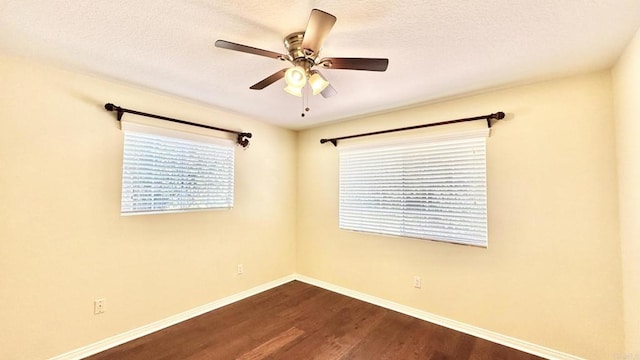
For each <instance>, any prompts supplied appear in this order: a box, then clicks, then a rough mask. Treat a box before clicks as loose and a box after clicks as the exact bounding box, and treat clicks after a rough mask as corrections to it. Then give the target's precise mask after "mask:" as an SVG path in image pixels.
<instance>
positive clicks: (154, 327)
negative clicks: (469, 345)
mask: <svg viewBox="0 0 640 360" xmlns="http://www.w3.org/2000/svg"><path fill="white" fill-rule="evenodd" d="M293 280H299V281H302V282H305V283H307V284H311V285H314V286H318V287H321V288H323V289H326V290H329V291H333V292H336V293H338V294H342V295H346V296H349V297H352V298H355V299H358V300H362V301H366V302H368V303H371V304H374V305H378V306H381V307H384V308H387V309H389V310H393V311H397V312H399V313H402V314H406V315H409V316H412V317H415V318H418V319H421V320H425V321H428V322H431V323H434V324H438V325H441V326H444V327H447V328H450V329H453V330H456V331H460V332H463V333H465V334H469V335H472V336H475V337H478V338H481V339H485V340H489V341H492V342H495V343H498V344H501V345H504V346H508V347H510V348H513V349H517V350H520V351H524V352H527V353H529V354H533V355H537V356H541V357H544V358H547V359H550V360H585V359H583V358H580V357H577V356H574V355H569V354H566V353H563V352H560V351H556V350H553V349H549V348H546V347H544V346H540V345H536V344H532V343H529V342H526V341H523V340H519V339H516V338H513V337H510V336H506V335H502V334H499V333H496V332H493V331H489V330H485V329H482V328H479V327H476V326H472V325H468V324H464V323H461V322H458V321H455V320H451V319H447V318H445V317H442V316H439V315H435V314H432V313H429V312H426V311H423V310H418V309H415V308H412V307H409V306H405V305H402V304H398V303H395V302H393V301H389V300H385V299H381V298H378V297H375V296H371V295H367V294H364V293H361V292H358V291H354V290H350V289H347V288H343V287H340V286H337V285H334V284H330V283H327V282H324V281H321V280H317V279H314V278H311V277H308V276H305V275H300V274H291V275H288V276H285V277H282V278H280V279H277V280H274V281H271V282H268V283H266V284H262V285H259V286H256V287H254V288H251V289H248V290H245V291H242V292H240V293H237V294H234V295H231V296H227V297H225V298H222V299H219V300H216V301H213V302H211V303H208V304H205V305H202V306H199V307H197V308H194V309H191V310H187V311H185V312H182V313H180V314H176V315H173V316H170V317H168V318H165V319H162V320H159V321H156V322H153V323H151V324H148V325H145V326H141V327H139V328H136V329H133V330H129V331H127V332H124V333H122V334H118V335H115V336H112V337H109V338H107V339H104V340H100V341H98V342H95V343H93V344H89V345H87V346H84V347H81V348H79V349H76V350H72V351H70V352H67V353H64V354H61V355H58V356H56V357H53V358H51V359H50V360H78V359H82V358H85V357H87V356H91V355H94V354H97V353H99V352H101V351H104V350H107V349H110V348H113V347H115V346H118V345H121V344H124V343H126V342H128V341H131V340H134V339H137V338H139V337H142V336H145V335H148V334H151V333H154V332H156V331H159V330H162V329H164V328H167V327H169V326H172V325H175V324H177V323H180V322H182V321H185V320H189V319H191V318H193V317H196V316H198V315H202V314H204V313H206V312H209V311H211V310H215V309H218V308H221V307H223V306H226V305H229V304H232V303H234V302H236V301H240V300H242V299H245V298H248V297H250V296H253V295H256V294H258V293H261V292H263V291H266V290H269V289H272V288H275V287H278V286H280V285H283V284H286V283H288V282H290V281H293Z"/></svg>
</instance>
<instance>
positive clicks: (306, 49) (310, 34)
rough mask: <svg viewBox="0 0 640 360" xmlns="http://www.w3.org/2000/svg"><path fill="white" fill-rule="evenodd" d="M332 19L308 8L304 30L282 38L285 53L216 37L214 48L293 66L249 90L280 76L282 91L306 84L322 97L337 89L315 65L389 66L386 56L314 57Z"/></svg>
mask: <svg viewBox="0 0 640 360" xmlns="http://www.w3.org/2000/svg"><path fill="white" fill-rule="evenodd" d="M335 22H336V17H335V16H333V15H331V14H329V13H326V12H324V11H322V10H318V9H313V10H311V16H310V17H309V22H308V23H307V28H306V30H305V31H299V32H294V33H292V34H289V35H287V36H286V37H285V38H284V46H285V48H286V49H287V54H279V53H276V52H273V51H269V50H263V49H258V48H255V47H252V46H247V45H242V44H237V43H234V42H230V41H226V40H217V41H216V47H219V48H223V49H228V50H235V51H241V52H245V53H249V54H255V55H260V56H266V57H269V58H273V59H278V60H281V61H289V62H290V63H291V64H292V65H293V66H292V67H289V68H284V69H282V70H280V71H278V72H276V73H274V74H272V75H270V76H268V77H266V78H265V79H263V80H261V81H259V82H257V83H255V84H254V85H252V86H251V87H250V89H252V90H262V89H264V88H266V87H267V86H269V85H271V84H273V83H274V82H276V81H278V80H280V79H282V78H284V79H285V82H286V84H287V86H286V87H285V88H284V90H285V91H286V92H288V93H289V94H291V95H295V96H302V89H303V88H304V87H305V85H306V84H307V83H309V85H310V86H311V89H312V90H313V95H317V94H318V93H320V94H322V96H323V97H325V98H328V97H331V96H333V95H335V94H336V93H337V92H336V90H335V89H334V88H333V87H332V86H331V85H330V84H329V82H328V81H327V79H326V78H325V77H324V76H323V75H322V74H321V73H320V71H318V70H317V69H316V68H323V69H346V70H367V71H386V70H387V66H388V65H389V59H383V58H335V57H329V58H322V59H319V60H318V55H319V53H320V50H321V48H322V43H323V42H324V39H325V38H326V37H327V35H328V34H329V31H330V30H331V28H332V27H333V24H335Z"/></svg>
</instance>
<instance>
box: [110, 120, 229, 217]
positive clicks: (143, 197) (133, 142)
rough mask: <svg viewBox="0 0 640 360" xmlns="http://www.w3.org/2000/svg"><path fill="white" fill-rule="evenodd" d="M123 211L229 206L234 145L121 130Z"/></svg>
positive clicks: (160, 210) (143, 211) (136, 211)
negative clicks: (122, 144) (122, 140)
mask: <svg viewBox="0 0 640 360" xmlns="http://www.w3.org/2000/svg"><path fill="white" fill-rule="evenodd" d="M124 138H125V141H124V152H123V171H122V201H121V212H122V213H123V214H132V213H133V214H135V213H153V212H166V211H176V210H200V209H224V208H231V207H232V206H233V185H234V179H233V177H234V151H235V150H234V148H233V146H225V145H221V144H214V143H204V142H198V141H192V140H186V139H177V138H171V137H167V136H161V135H155V134H144V133H136V132H131V131H125V136H124Z"/></svg>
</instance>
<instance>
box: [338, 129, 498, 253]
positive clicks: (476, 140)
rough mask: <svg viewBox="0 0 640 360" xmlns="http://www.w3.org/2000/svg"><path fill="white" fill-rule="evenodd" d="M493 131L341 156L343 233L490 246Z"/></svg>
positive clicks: (352, 151)
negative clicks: (490, 134) (490, 144)
mask: <svg viewBox="0 0 640 360" xmlns="http://www.w3.org/2000/svg"><path fill="white" fill-rule="evenodd" d="M487 135H488V131H484V130H483V131H480V132H478V131H474V132H471V133H465V134H458V135H457V136H455V138H453V139H451V138H444V139H443V138H442V137H439V138H435V139H429V140H422V141H420V142H412V143H408V144H400V145H386V146H375V147H367V148H351V149H349V148H347V149H344V150H342V151H341V152H340V228H341V229H346V230H355V231H364V232H370V233H378V234H386V235H396V236H405V237H413V238H421V239H430V240H438V241H447V242H452V243H459V244H467V245H476V246H485V247H486V246H487V191H486V156H485V152H486V137H487Z"/></svg>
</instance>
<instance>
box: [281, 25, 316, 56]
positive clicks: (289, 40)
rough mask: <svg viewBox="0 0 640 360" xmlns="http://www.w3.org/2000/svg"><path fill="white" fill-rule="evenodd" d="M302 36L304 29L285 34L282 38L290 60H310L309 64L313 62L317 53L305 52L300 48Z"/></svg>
mask: <svg viewBox="0 0 640 360" xmlns="http://www.w3.org/2000/svg"><path fill="white" fill-rule="evenodd" d="M303 38H304V31H298V32H294V33H291V34H289V35H287V36H286V37H285V38H284V47H285V48H286V49H287V52H289V56H290V57H291V62H293V63H300V62H301V61H300V60H306V61H308V62H311V64H315V61H316V57H317V56H318V54H316V53H311V54H308V53H305V51H304V49H303V48H302V39H303Z"/></svg>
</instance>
